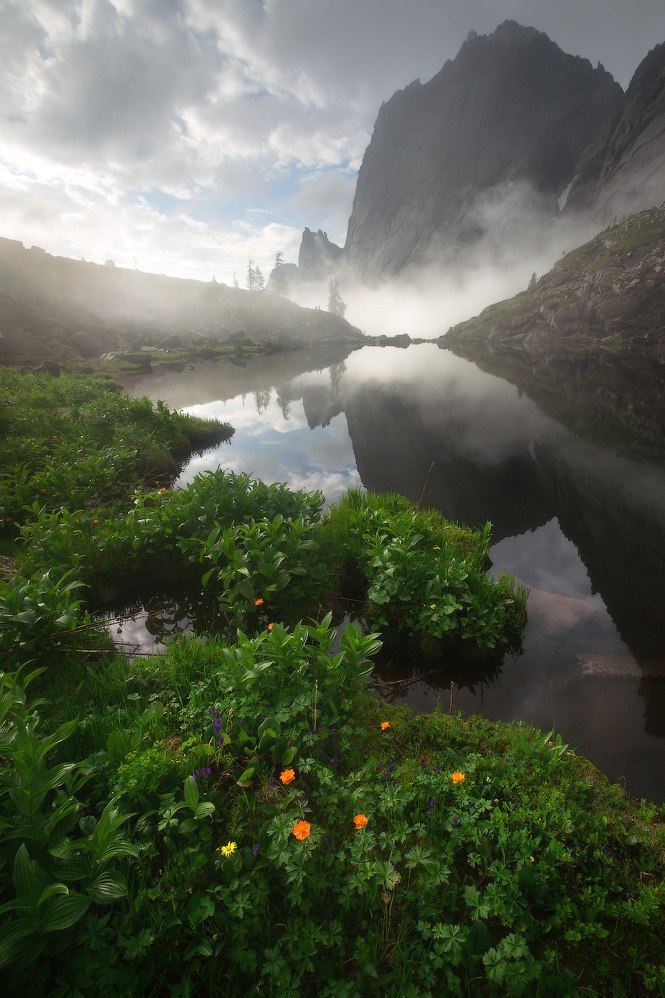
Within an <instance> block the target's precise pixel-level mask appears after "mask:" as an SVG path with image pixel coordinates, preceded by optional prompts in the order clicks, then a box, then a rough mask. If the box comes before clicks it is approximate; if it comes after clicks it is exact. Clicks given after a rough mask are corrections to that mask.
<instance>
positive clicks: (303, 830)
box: [292, 821, 312, 842]
mask: <svg viewBox="0 0 665 998" xmlns="http://www.w3.org/2000/svg"><path fill="white" fill-rule="evenodd" d="M311 830H312V826H311V825H310V823H309V821H296V823H295V825H294V826H293V833H292V834H293V835H295V837H296V838H297V839H298V841H299V842H304V841H305V839H306V838H307V837H308V836H309V833H310V832H311Z"/></svg>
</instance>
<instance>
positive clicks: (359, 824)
mask: <svg viewBox="0 0 665 998" xmlns="http://www.w3.org/2000/svg"><path fill="white" fill-rule="evenodd" d="M367 821H368V819H367V817H366V816H365V815H364V814H357V815H356V816H355V817H354V819H353V824H354V825H355V826H356V828H364V827H365V825H366V824H367Z"/></svg>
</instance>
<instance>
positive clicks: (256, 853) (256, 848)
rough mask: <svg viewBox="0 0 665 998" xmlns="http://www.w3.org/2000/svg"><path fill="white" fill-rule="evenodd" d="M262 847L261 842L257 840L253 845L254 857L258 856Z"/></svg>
mask: <svg viewBox="0 0 665 998" xmlns="http://www.w3.org/2000/svg"><path fill="white" fill-rule="evenodd" d="M260 849H261V846H260V845H259V843H258V842H255V843H254V845H253V846H252V856H253V857H254V859H256V857H257V856H258V854H259V852H260Z"/></svg>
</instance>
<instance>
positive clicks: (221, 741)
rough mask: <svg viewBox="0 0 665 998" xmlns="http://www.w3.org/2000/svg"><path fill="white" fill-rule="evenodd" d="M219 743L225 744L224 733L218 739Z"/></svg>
mask: <svg viewBox="0 0 665 998" xmlns="http://www.w3.org/2000/svg"><path fill="white" fill-rule="evenodd" d="M217 744H218V745H223V744H224V735H222V736H221V737H220V738H218V739H217Z"/></svg>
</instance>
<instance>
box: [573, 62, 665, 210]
mask: <svg viewBox="0 0 665 998" xmlns="http://www.w3.org/2000/svg"><path fill="white" fill-rule="evenodd" d="M663 201H665V43H663V44H661V45H657V46H656V47H655V48H654V49H652V50H651V52H649V54H648V55H647V57H646V58H645V59H644V60H643V61H642V62H641V63H640V65H639V66H638V68H637V71H636V72H635V75H634V77H633V79H632V80H631V83H630V86H629V87H628V90H627V91H626V98H625V101H624V104H623V108H622V109H621V111H620V113H619V114H618V115H617V117H616V118H615V121H614V123H613V127H612V130H611V132H610V135H609V138H608V140H607V141H606V142H605V143H603V144H601V145H600V146H599V148H598V149H597V150H596V152H595V154H594V156H593V157H592V159H591V160H590V162H588V163H587V165H586V167H585V168H584V169H583V170H582V171H581V172H580V174H579V175H578V176H577V177H576V178H575V181H574V183H573V186H572V189H571V191H570V195H569V198H568V201H567V204H566V212H571V211H590V212H591V213H592V214H593V215H594V216H595V217H596V218H598V219H599V220H600V221H601V222H603V223H604V224H607V223H609V222H610V221H612V220H613V219H615V218H622V217H624V216H625V215H630V214H634V213H635V212H638V211H643V210H644V209H646V208H651V207H653V206H654V205H658V204H661V202H663Z"/></svg>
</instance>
